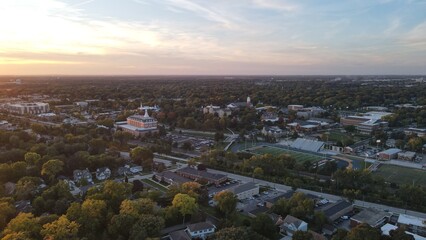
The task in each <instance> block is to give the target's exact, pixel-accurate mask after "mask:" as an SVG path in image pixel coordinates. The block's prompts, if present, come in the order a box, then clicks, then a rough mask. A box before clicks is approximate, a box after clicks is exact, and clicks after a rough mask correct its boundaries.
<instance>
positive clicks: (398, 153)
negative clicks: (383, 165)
mask: <svg viewBox="0 0 426 240" xmlns="http://www.w3.org/2000/svg"><path fill="white" fill-rule="evenodd" d="M415 157H416V153H415V152H410V151H403V150H401V149H398V148H389V149H387V150H385V151H382V152H379V153H377V158H378V159H379V160H392V159H399V160H405V161H413V160H414V159H415Z"/></svg>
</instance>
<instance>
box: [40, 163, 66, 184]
mask: <svg viewBox="0 0 426 240" xmlns="http://www.w3.org/2000/svg"><path fill="white" fill-rule="evenodd" d="M63 168H64V163H63V162H62V161H61V160H58V159H52V160H49V161H47V162H46V163H44V164H43V167H42V169H41V175H42V176H46V177H47V178H48V179H49V181H51V182H52V181H53V180H54V179H55V177H56V175H57V174H58V173H60V172H61V171H62V170H63Z"/></svg>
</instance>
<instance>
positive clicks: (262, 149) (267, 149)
mask: <svg viewBox="0 0 426 240" xmlns="http://www.w3.org/2000/svg"><path fill="white" fill-rule="evenodd" d="M245 151H246V152H249V153H254V154H260V155H263V154H271V155H273V156H279V155H281V154H283V153H284V154H288V155H290V156H292V157H294V159H295V160H296V161H297V162H299V163H301V162H305V161H309V162H316V161H319V160H322V159H324V158H323V157H321V156H318V155H314V154H309V153H303V152H297V151H293V150H289V149H284V148H278V147H271V146H257V147H253V148H248V149H246V150H245Z"/></svg>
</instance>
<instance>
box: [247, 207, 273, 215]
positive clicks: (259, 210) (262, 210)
mask: <svg viewBox="0 0 426 240" xmlns="http://www.w3.org/2000/svg"><path fill="white" fill-rule="evenodd" d="M268 210H269V208H267V207H265V206H262V207H258V208H256V209H254V210H251V211H250V212H249V213H250V214H252V215H258V214H261V213H266V212H267V211H268Z"/></svg>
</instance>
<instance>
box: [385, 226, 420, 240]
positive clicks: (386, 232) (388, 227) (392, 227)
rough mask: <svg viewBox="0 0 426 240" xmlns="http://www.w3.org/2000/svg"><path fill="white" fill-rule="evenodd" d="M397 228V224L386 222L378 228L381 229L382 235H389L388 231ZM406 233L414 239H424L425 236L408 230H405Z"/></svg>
mask: <svg viewBox="0 0 426 240" xmlns="http://www.w3.org/2000/svg"><path fill="white" fill-rule="evenodd" d="M396 229H398V227H397V226H395V225H392V224H389V223H386V224H385V225H383V226H382V227H381V228H380V230H381V231H382V235H384V236H390V231H392V230H396ZM405 233H406V234H408V235H411V236H413V238H414V240H426V237H422V236H420V235H417V234H414V233H411V232H409V231H405Z"/></svg>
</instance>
